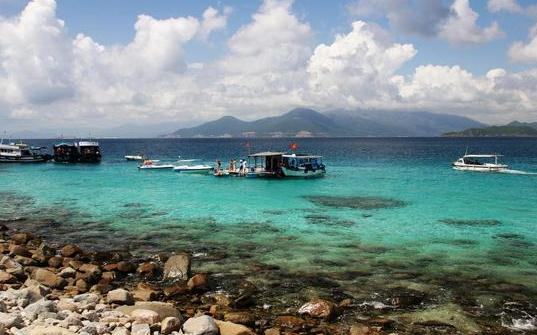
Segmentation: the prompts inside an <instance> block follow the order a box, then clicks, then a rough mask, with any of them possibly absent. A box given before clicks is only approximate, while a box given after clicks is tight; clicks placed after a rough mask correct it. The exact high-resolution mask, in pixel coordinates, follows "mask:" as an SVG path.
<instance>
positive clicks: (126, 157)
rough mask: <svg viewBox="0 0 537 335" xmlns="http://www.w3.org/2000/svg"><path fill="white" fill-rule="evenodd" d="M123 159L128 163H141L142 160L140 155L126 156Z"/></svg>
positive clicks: (142, 157)
mask: <svg viewBox="0 0 537 335" xmlns="http://www.w3.org/2000/svg"><path fill="white" fill-rule="evenodd" d="M125 159H126V160H128V161H141V160H143V159H144V156H142V155H126V156H125Z"/></svg>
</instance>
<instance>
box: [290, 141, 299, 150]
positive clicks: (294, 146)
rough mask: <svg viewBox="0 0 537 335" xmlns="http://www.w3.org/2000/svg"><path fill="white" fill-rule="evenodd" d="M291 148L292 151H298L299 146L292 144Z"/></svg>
mask: <svg viewBox="0 0 537 335" xmlns="http://www.w3.org/2000/svg"><path fill="white" fill-rule="evenodd" d="M290 147H291V150H293V151H295V150H296V149H298V144H296V143H291V145H290Z"/></svg>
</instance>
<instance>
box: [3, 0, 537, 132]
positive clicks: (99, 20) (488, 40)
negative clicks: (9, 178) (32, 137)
mask: <svg viewBox="0 0 537 335" xmlns="http://www.w3.org/2000/svg"><path fill="white" fill-rule="evenodd" d="M536 92H537V1H535V0H330V1H321V0H295V1H292V0H264V1H238V0H213V1H210V0H198V1H186V0H152V1H146V0H144V1H142V0H133V1H126V0H123V1H120V0H92V1H69V0H57V1H54V0H33V1H24V0H0V130H3V129H5V130H8V131H15V130H21V129H29V128H32V127H34V128H50V129H53V128H54V127H63V128H66V127H67V128H68V127H72V128H96V129H99V128H113V127H118V126H122V125H151V124H163V123H168V124H180V125H185V126H186V125H193V124H197V123H200V122H204V121H208V120H213V119H216V118H219V117H221V116H224V115H233V116H236V117H238V118H241V119H245V120H252V119H256V118H259V117H265V116H272V115H278V114H282V113H284V112H286V111H288V110H290V109H292V108H295V107H310V108H314V109H317V110H319V111H331V110H347V111H353V110H359V109H367V110H372V111H374V110H394V111H430V112H435V113H449V114H455V115H462V116H467V117H470V118H473V119H476V120H479V121H482V122H485V123H489V124H502V123H506V122H510V121H513V120H520V121H532V122H533V121H537V93H536Z"/></svg>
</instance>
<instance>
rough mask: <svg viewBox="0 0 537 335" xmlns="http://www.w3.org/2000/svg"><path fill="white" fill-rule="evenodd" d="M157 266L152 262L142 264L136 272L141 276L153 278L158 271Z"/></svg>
mask: <svg viewBox="0 0 537 335" xmlns="http://www.w3.org/2000/svg"><path fill="white" fill-rule="evenodd" d="M158 268H159V267H158V265H157V264H155V263H153V262H144V263H142V264H140V265H138V268H137V269H136V272H138V273H139V274H141V275H142V276H153V275H155V273H156V272H157V271H158Z"/></svg>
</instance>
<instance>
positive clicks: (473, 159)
mask: <svg viewBox="0 0 537 335" xmlns="http://www.w3.org/2000/svg"><path fill="white" fill-rule="evenodd" d="M499 157H502V155H464V156H463V157H461V158H459V159H457V160H456V161H455V162H453V168H454V169H455V170H461V171H478V172H501V171H503V170H506V169H507V168H508V166H507V165H505V164H500V163H498V158H499Z"/></svg>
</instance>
